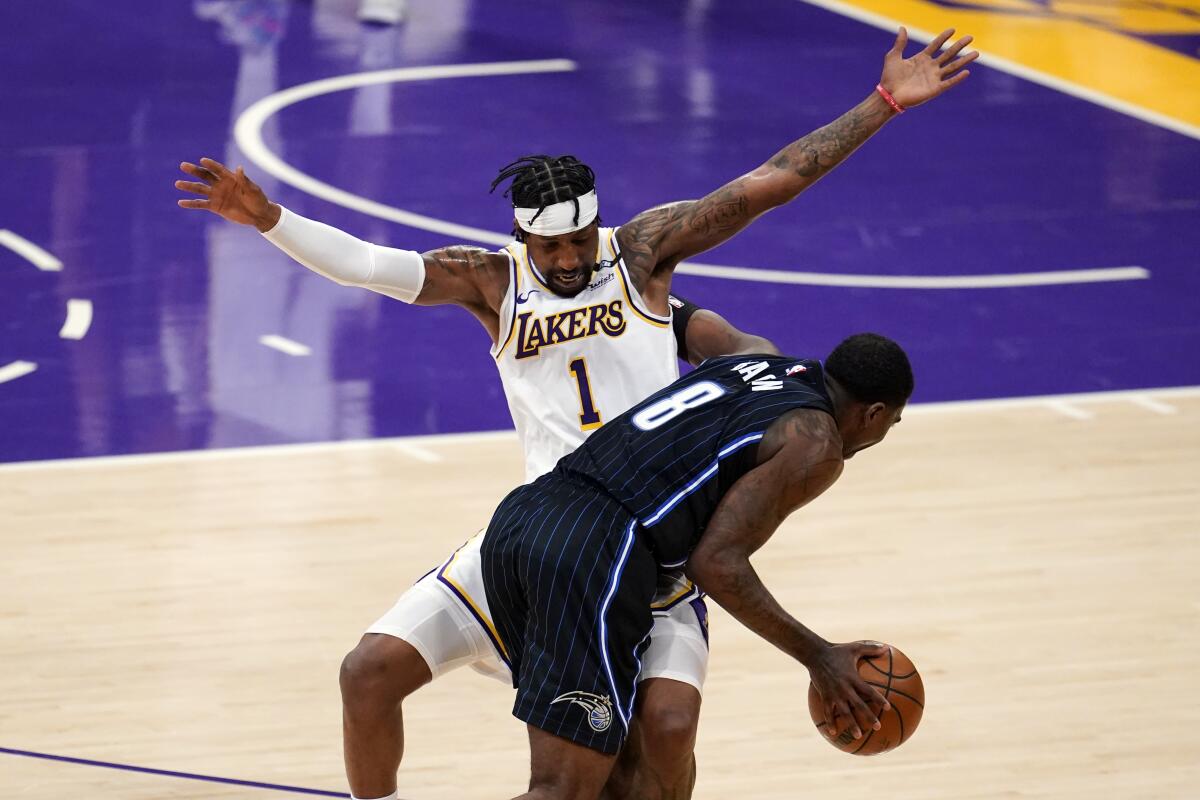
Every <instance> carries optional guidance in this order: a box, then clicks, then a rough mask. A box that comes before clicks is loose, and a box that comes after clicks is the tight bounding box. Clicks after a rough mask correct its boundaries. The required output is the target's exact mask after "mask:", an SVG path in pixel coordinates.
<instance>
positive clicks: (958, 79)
mask: <svg viewBox="0 0 1200 800" xmlns="http://www.w3.org/2000/svg"><path fill="white" fill-rule="evenodd" d="M970 74H971V70H969V69H964V70H963V71H962V72H960V73H958V74H957V75H955V76H954V77H953V78H947V79H946V80H944V81H942V91H943V92H944V91H946V90H947V89H950V88H952V87H954V86H958V85H959V84H960V83H962V82H963V81H965V80H966V79H967V76H968V75H970Z"/></svg>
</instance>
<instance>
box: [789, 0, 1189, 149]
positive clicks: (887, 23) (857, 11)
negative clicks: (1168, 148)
mask: <svg viewBox="0 0 1200 800" xmlns="http://www.w3.org/2000/svg"><path fill="white" fill-rule="evenodd" d="M800 2H802V3H807V4H808V5H810V6H817V7H818V8H823V9H825V10H826V11H832V12H833V13H835V14H841V15H842V16H843V17H850V18H851V19H856V20H858V21H859V22H865V23H866V24H867V25H871V26H872V27H875V28H880V29H882V30H885V31H888V32H890V33H892V34H893V35H895V33H896V31H897V30H898V29H899V28H900V26H901V25H902V24H903V23H902V22H901V21H900V20H898V19H893V18H892V17H885V16H883V15H882V14H876V13H875V12H873V11H866V10H864V9H861V8H856V7H855V6H852V5H849V4H847V3H843V2H840V0H800ZM904 27H905V28H907V29H908V38H909V39H913V40H917V41H922V42H926V43H928V42H929V41H930V40H932V39H933V38H934V36H935V34H932V33H930V32H929V31H926V30H922V29H920V28H910V27H908V26H907V25H905V26H904ZM969 32H970V31H968V33H969ZM978 63H980V64H984V65H986V66H989V67H992V68H994V69H998V70H1000V71H1002V72H1007V73H1008V74H1009V75H1016V76H1017V77H1018V78H1024V79H1025V80H1027V81H1031V82H1032V83H1039V84H1041V85H1042V86H1045V87H1047V88H1050V89H1054V90H1055V91H1059V92H1062V93H1063V94H1069V95H1071V96H1072V97H1078V98H1079V99H1080V100H1087V101H1088V102H1089V103H1095V104H1096V105H1098V106H1103V107H1104V108H1107V109H1110V110H1112V111H1116V112H1118V113H1121V114H1125V115H1127V116H1130V117H1133V118H1134V119H1140V120H1141V121H1142V122H1149V123H1150V124H1151V125H1157V126H1158V127H1160V128H1166V129H1167V130H1170V131H1175V132H1176V133H1181V134H1183V135H1184V136H1190V137H1191V138H1193V139H1200V128H1197V127H1196V126H1195V125H1189V124H1188V123H1186V122H1183V121H1181V120H1177V119H1174V118H1172V117H1168V116H1167V115H1166V114H1160V113H1159V112H1157V111H1152V110H1150V109H1148V108H1142V107H1141V106H1139V105H1135V104H1133V103H1129V102H1126V101H1125V100H1120V99H1118V98H1116V97H1112V96H1110V95H1107V94H1104V93H1103V92H1097V91H1096V90H1094V89H1088V88H1087V87H1085V86H1080V85H1079V84H1077V83H1073V82H1071V81H1068V80H1066V79H1064V78H1059V77H1056V76H1054V75H1047V74H1046V73H1044V72H1041V71H1039V70H1036V69H1032V68H1031V67H1027V66H1025V65H1024V64H1018V63H1017V62H1015V61H1009V60H1008V59H1007V58H1002V57H1000V56H993V55H988V54H987V53H985V52H982V51H981V52H980V54H979V60H978Z"/></svg>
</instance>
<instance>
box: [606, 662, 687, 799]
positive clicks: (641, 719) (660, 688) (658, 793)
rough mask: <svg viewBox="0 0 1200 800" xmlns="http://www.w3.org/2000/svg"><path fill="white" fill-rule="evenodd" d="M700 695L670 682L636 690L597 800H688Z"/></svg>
mask: <svg viewBox="0 0 1200 800" xmlns="http://www.w3.org/2000/svg"><path fill="white" fill-rule="evenodd" d="M699 721H700V692H698V691H696V688H695V687H694V686H691V685H689V684H686V683H681V682H679V681H673V680H670V679H669V678H653V679H651V680H647V681H643V682H642V683H640V684H638V703H637V709H636V712H635V714H634V718H633V720H632V722H631V724H630V726H629V739H628V740H627V741H626V743H625V747H624V748H623V749H622V750H621V754H620V757H619V758H618V760H617V767H616V768H615V769H614V770H613V772H612V775H611V777H610V778H609V782H608V784H607V785H606V786H605V789H604V793H603V795H602V797H604V798H605V800H618V799H619V798H631V797H636V798H638V800H688V798H690V797H691V796H692V789H693V787H695V785H696V756H695V753H694V751H695V747H696V730H697V727H698V725H699Z"/></svg>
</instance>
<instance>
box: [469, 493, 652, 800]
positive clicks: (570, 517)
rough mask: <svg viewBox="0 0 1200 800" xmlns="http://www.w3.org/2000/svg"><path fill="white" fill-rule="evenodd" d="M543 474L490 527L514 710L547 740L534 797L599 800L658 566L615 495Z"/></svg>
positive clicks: (487, 559)
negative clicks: (513, 682)
mask: <svg viewBox="0 0 1200 800" xmlns="http://www.w3.org/2000/svg"><path fill="white" fill-rule="evenodd" d="M534 486H536V487H537V488H538V489H539V490H540V493H539V494H538V495H537V496H536V497H530V496H529V494H530V491H526V492H522V490H520V489H519V490H517V492H514V493H513V495H510V496H509V498H507V499H506V500H505V502H504V503H502V504H501V505H500V508H499V509H498V510H497V512H496V516H495V517H493V520H492V525H491V527H489V528H488V532H487V535H486V536H485V537H484V539H483V575H484V583H485V586H486V589H487V598H488V602H489V604H490V609H491V612H492V614H493V619H494V621H495V623H496V627H497V629H498V633H499V637H500V639H501V641H503V642H504V644H505V647H506V649H507V653H508V655H509V658H510V662H511V664H512V668H513V673H514V675H515V677H516V686H517V697H516V701H515V703H514V705H513V715H514V716H516V717H517V718H518V719H520V720H522V721H524V722H525V723H527V724H528V725H529V726H530V727H531V733H530V742H531V745H532V746H534V747H535V749H534V751H533V754H532V755H533V771H532V772H531V779H530V792H529V793H528V794H526V795H522V797H528V798H534V797H536V798H550V797H553V798H559V797H562V798H587V800H594V798H596V797H598V796H599V793H600V791H601V789H602V788H603V785H604V781H605V780H606V779H607V777H608V774H609V773H610V772H611V769H612V764H613V762H614V761H615V757H616V754H617V753H618V752H619V751H620V749H621V745H622V744H623V742H624V740H625V737H626V732H627V730H628V725H629V718H630V716H631V715H632V712H633V707H634V705H635V699H636V684H637V676H638V673H639V670H640V661H641V658H642V656H643V654H644V649H645V645H646V643H647V642H648V641H649V638H650V629H651V627H652V624H653V620H652V618H651V614H650V600H651V598H652V597H653V594H654V586H655V578H656V575H657V567H656V566H655V563H654V558H653V556H652V555H651V553H650V551H649V550H648V549H647V548H646V546H645V544H644V543H642V542H641V541H640V540H639V539H638V537H637V534H636V529H637V520H636V519H634V518H632V517H630V515H629V514H628V512H627V511H625V509H624V508H622V507H621V506H619V505H618V504H617V503H615V502H614V501H613V500H612V499H611V498H609V497H607V495H603V494H600V493H598V492H596V491H595V490H594V489H592V488H591V487H585V486H576V485H574V484H571V483H569V482H566V481H556V480H551V479H547V478H543V479H542V480H540V481H539V482H538V483H537V484H535V485H534ZM525 488H526V489H527V490H528V489H529V487H525ZM534 729H536V732H534ZM559 740H562V741H559ZM586 751H591V752H586ZM564 765H565V768H564Z"/></svg>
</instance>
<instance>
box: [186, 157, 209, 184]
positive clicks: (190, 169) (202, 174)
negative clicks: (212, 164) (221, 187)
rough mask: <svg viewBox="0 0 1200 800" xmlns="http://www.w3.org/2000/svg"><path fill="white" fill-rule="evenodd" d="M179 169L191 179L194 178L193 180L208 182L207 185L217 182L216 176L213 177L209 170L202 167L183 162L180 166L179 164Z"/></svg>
mask: <svg viewBox="0 0 1200 800" xmlns="http://www.w3.org/2000/svg"><path fill="white" fill-rule="evenodd" d="M179 168H180V169H181V170H183V171H184V172H186V173H187V174H188V175H191V176H192V177H195V178H199V179H200V180H202V181H208V182H209V183H215V182H216V180H217V176H216V175H214V174H213V173H212V171H211V170H207V169H205V168H204V167H198V166H196V165H195V164H192V163H190V162H188V161H184V162H183V163H182V164H180V165H179Z"/></svg>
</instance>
